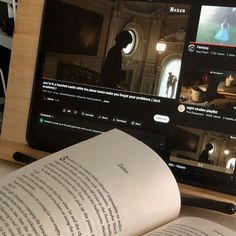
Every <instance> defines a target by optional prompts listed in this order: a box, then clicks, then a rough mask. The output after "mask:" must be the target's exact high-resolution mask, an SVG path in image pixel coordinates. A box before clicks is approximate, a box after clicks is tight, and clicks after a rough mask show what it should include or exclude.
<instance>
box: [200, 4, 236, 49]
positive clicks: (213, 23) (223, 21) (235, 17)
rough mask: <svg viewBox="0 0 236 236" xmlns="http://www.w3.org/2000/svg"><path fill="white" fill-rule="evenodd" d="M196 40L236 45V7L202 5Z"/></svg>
mask: <svg viewBox="0 0 236 236" xmlns="http://www.w3.org/2000/svg"><path fill="white" fill-rule="evenodd" d="M196 42H199V43H208V44H217V45H225V46H234V47H236V8H235V7H221V6H202V9H201V14H200V20H199V25H198V30H197V38H196Z"/></svg>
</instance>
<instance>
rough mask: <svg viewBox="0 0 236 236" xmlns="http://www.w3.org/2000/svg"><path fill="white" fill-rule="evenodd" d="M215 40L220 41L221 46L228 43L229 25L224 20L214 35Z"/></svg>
mask: <svg viewBox="0 0 236 236" xmlns="http://www.w3.org/2000/svg"><path fill="white" fill-rule="evenodd" d="M215 39H217V40H218V41H220V43H221V44H223V43H225V42H227V41H229V23H228V21H227V19H226V18H225V19H224V20H223V22H222V23H221V25H220V29H219V31H218V32H217V33H216V35H215Z"/></svg>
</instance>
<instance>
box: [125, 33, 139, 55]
mask: <svg viewBox="0 0 236 236" xmlns="http://www.w3.org/2000/svg"><path fill="white" fill-rule="evenodd" d="M128 31H129V33H130V34H131V36H132V42H131V43H129V44H128V45H127V46H126V48H124V49H123V53H124V54H125V55H127V56H128V55H131V54H132V53H133V52H134V50H135V48H136V47H137V42H138V37H137V32H136V31H135V30H134V29H130V30H128Z"/></svg>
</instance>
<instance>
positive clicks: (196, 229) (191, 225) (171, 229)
mask: <svg viewBox="0 0 236 236" xmlns="http://www.w3.org/2000/svg"><path fill="white" fill-rule="evenodd" d="M179 235H183V236H185V235H188V236H235V235H236V232H234V231H232V230H230V229H228V228H226V227H224V226H222V225H220V224H217V223H215V222H213V221H209V220H206V219H203V218H198V217H182V218H179V219H177V220H174V221H173V222H171V223H169V224H166V225H164V226H162V227H160V228H158V229H156V230H154V231H152V232H150V233H147V234H145V235H144V236H179Z"/></svg>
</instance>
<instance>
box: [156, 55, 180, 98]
mask: <svg viewBox="0 0 236 236" xmlns="http://www.w3.org/2000/svg"><path fill="white" fill-rule="evenodd" d="M180 66H181V58H178V57H175V58H171V59H170V60H168V61H167V62H166V63H165V64H164V66H163V67H162V70H161V74H160V84H159V89H158V92H157V96H160V97H165V98H171V99H175V98H176V91H177V87H178V83H179V73H180Z"/></svg>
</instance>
